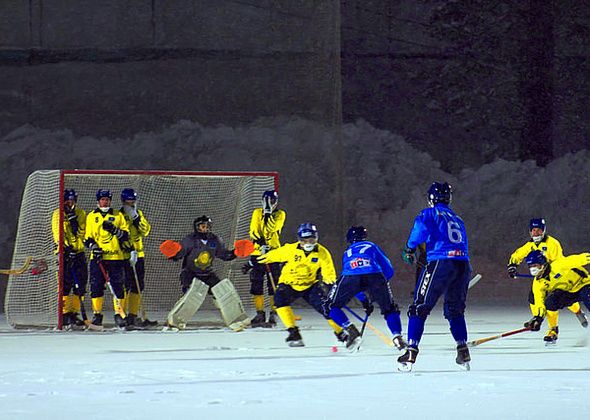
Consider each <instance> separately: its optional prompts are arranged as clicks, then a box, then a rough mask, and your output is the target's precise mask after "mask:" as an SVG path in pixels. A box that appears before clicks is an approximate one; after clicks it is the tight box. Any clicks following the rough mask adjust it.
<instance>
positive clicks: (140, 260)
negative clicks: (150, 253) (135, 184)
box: [119, 188, 158, 326]
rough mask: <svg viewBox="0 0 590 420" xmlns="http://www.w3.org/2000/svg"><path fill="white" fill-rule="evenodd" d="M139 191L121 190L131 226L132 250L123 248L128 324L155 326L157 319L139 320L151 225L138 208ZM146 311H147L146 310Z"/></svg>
mask: <svg viewBox="0 0 590 420" xmlns="http://www.w3.org/2000/svg"><path fill="white" fill-rule="evenodd" d="M137 198H138V197H137V193H136V192H135V190H134V189H133V188H125V189H124V190H123V191H121V203H122V207H121V209H120V210H119V211H120V212H121V213H122V214H123V217H124V218H125V221H126V222H127V226H128V227H129V242H130V243H131V246H132V250H131V251H127V250H125V249H124V250H123V254H124V255H125V259H126V261H125V291H126V292H127V294H126V299H127V318H126V319H127V325H136V326H155V325H157V324H158V322H157V321H150V320H148V319H143V320H142V321H141V322H138V319H137V314H138V312H139V307H140V306H141V304H142V301H141V299H142V296H141V294H142V292H143V289H144V288H145V251H144V247H143V238H145V237H146V236H148V235H149V233H150V230H151V228H152V227H151V225H150V223H149V222H148V220H147V218H146V217H145V215H144V214H143V212H142V211H141V210H140V209H138V208H137ZM144 312H145V311H144Z"/></svg>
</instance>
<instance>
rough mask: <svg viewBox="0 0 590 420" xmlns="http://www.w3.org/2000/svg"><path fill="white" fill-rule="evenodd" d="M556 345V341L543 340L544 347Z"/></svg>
mask: <svg viewBox="0 0 590 420" xmlns="http://www.w3.org/2000/svg"><path fill="white" fill-rule="evenodd" d="M556 345H557V341H545V347H555V346H556Z"/></svg>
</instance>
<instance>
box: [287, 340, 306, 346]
mask: <svg viewBox="0 0 590 420" xmlns="http://www.w3.org/2000/svg"><path fill="white" fill-rule="evenodd" d="M289 347H305V344H303V340H295V341H289Z"/></svg>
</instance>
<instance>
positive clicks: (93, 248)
mask: <svg viewBox="0 0 590 420" xmlns="http://www.w3.org/2000/svg"><path fill="white" fill-rule="evenodd" d="M112 198H113V195H112V194H111V192H110V191H109V190H102V189H101V190H98V191H97V192H96V201H97V208H96V209H95V210H93V211H91V212H90V213H88V216H87V217H86V235H85V241H84V245H85V246H86V248H88V250H89V251H90V293H91V296H92V309H93V312H94V317H93V319H92V323H93V324H94V325H102V321H103V314H102V308H103V305H104V291H105V285H106V283H107V282H109V283H110V289H111V290H112V292H113V294H114V295H115V296H113V306H114V309H115V316H114V319H115V323H116V324H117V326H118V327H120V328H123V327H126V325H127V321H126V320H125V317H126V314H125V311H124V308H125V255H124V254H123V244H125V243H126V242H128V241H129V228H128V227H127V221H126V220H125V217H124V216H123V214H122V213H121V212H120V211H119V210H115V209H113V208H112V207H111V200H112Z"/></svg>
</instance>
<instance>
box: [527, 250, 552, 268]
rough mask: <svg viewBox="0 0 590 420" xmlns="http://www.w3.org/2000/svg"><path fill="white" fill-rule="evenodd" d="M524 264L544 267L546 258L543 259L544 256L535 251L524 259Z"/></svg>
mask: <svg viewBox="0 0 590 420" xmlns="http://www.w3.org/2000/svg"><path fill="white" fill-rule="evenodd" d="M525 262H526V263H527V265H533V264H541V265H545V264H547V258H545V255H543V253H542V252H541V251H539V250H535V251H531V252H529V255H527V256H526V258H525Z"/></svg>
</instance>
